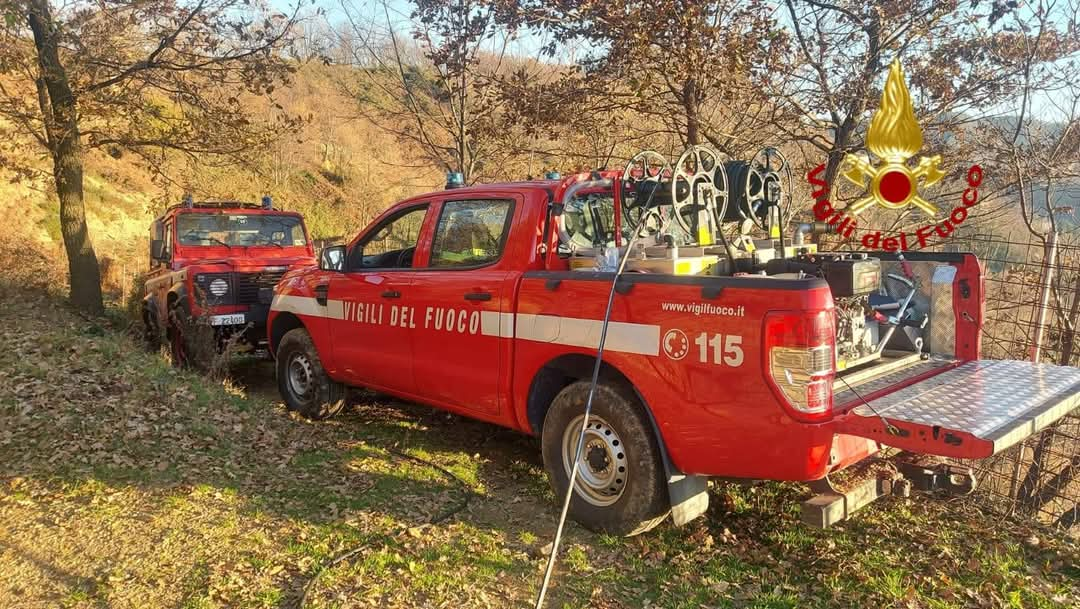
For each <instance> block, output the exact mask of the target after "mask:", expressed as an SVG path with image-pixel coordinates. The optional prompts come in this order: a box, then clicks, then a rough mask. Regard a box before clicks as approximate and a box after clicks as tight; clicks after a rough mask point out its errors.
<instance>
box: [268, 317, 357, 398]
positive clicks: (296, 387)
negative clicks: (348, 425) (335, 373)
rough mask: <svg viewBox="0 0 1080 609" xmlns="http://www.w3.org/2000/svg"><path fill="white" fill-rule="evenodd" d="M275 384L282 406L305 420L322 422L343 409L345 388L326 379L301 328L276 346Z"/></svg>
mask: <svg viewBox="0 0 1080 609" xmlns="http://www.w3.org/2000/svg"><path fill="white" fill-rule="evenodd" d="M277 381H278V391H279V392H281V397H282V398H283V399H284V400H285V407H286V408H288V409H289V410H292V411H293V412H298V413H300V414H301V415H302V416H304V417H306V418H308V419H315V420H318V419H326V418H329V417H332V416H334V415H335V414H337V413H339V412H341V411H342V409H344V408H345V386H344V385H342V384H341V383H337V382H334V381H333V380H331V379H330V377H329V376H327V374H326V371H325V370H324V369H323V367H322V361H320V360H319V353H318V351H316V350H315V343H314V342H312V340H311V335H309V334H308V333H307V330H305V329H303V328H296V329H294V330H289V331H288V332H287V333H286V334H285V336H283V337H282V339H281V343H280V344H279V345H278V349H277Z"/></svg>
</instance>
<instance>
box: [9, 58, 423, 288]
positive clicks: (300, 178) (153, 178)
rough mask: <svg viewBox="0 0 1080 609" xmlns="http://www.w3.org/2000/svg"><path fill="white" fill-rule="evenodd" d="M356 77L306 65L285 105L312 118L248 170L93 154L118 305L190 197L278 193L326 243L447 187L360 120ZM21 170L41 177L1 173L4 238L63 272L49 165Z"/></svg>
mask: <svg viewBox="0 0 1080 609" xmlns="http://www.w3.org/2000/svg"><path fill="white" fill-rule="evenodd" d="M348 76H349V71H348V68H338V67H333V66H325V65H322V64H316V63H310V64H306V65H304V66H303V67H302V68H301V69H300V70H299V71H298V72H297V73H296V74H295V75H294V81H293V83H292V85H291V86H290V87H287V88H285V89H282V91H281V93H280V94H279V95H278V97H277V100H276V101H277V102H278V103H280V104H281V105H282V107H283V108H284V110H285V112H287V113H289V114H291V115H294V116H303V117H306V118H307V119H308V120H307V121H306V122H305V124H304V126H303V127H302V129H301V130H300V132H298V133H296V134H293V135H290V136H287V137H282V138H281V139H280V141H278V142H277V143H276V144H275V145H274V147H273V148H272V149H270V150H267V151H262V152H260V153H256V154H253V155H252V157H253V158H252V160H251V162H250V163H248V164H246V165H238V166H237V165H234V166H227V167H217V166H208V165H194V164H192V163H191V159H189V158H187V157H183V156H179V155H173V156H169V157H168V161H167V162H166V163H165V164H163V165H154V164H150V163H148V162H147V161H146V160H144V159H142V158H141V157H139V156H137V155H135V154H132V153H124V152H122V151H120V150H116V149H113V150H109V151H90V152H88V153H87V155H86V159H85V162H86V174H85V180H84V188H85V197H86V206H87V216H88V223H89V227H90V234H91V238H92V239H93V242H94V246H95V248H96V250H97V254H98V257H99V258H100V259H101V260H102V264H103V269H102V270H103V278H104V283H105V289H106V291H107V292H109V293H111V294H112V296H113V297H114V298H118V297H119V296H120V295H121V293H122V292H123V291H124V289H125V287H126V286H128V285H130V282H131V281H132V279H133V277H134V276H135V274H136V273H138V272H140V271H141V270H142V269H144V268H145V267H146V264H147V254H146V252H147V249H148V237H147V234H148V233H147V231H148V229H149V224H150V221H151V220H152V219H153V218H154V217H155V216H156V215H157V214H158V213H159V212H160V211H161V210H163V209H164V208H165V207H166V206H168V205H171V204H175V203H177V202H179V201H180V199H181V197H182V196H183V194H184V193H185V192H191V193H193V195H194V196H195V197H196V198H201V199H208V200H209V199H233V200H236V199H239V200H250V201H257V200H259V198H260V197H262V196H263V195H264V194H269V195H271V196H272V197H273V198H274V201H275V205H277V206H280V207H282V208H285V209H292V210H297V211H300V212H302V213H304V215H305V217H306V219H307V224H308V229H309V230H310V232H311V233H312V236H313V237H314V238H325V237H338V236H343V235H349V234H352V233H354V232H355V231H356V230H358V229H359V228H362V227H363V226H364V225H365V224H366V223H367V221H368V220H370V219H371V218H372V217H374V215H376V214H377V213H378V212H379V211H381V210H382V209H384V208H385V207H386V206H388V205H390V204H391V203H393V202H394V201H396V200H398V199H401V198H403V197H406V196H409V195H412V194H415V193H417V192H423V191H427V190H431V189H433V188H437V187H439V186H441V184H442V173H441V172H440V171H436V170H431V169H424V168H423V167H417V166H416V165H415V163H414V162H413V161H412V160H410V159H409V158H408V157H407V155H406V154H404V153H403V151H402V150H401V149H400V146H399V145H398V144H397V143H396V142H395V141H394V139H393V137H392V136H390V135H388V134H387V133H385V132H384V131H382V130H381V129H379V128H378V127H376V126H374V125H372V124H371V123H370V122H369V121H367V120H365V119H362V118H356V117H355V116H354V115H355V114H356V113H355V111H354V107H355V104H354V102H352V101H351V100H350V99H348V98H347V97H346V96H345V95H344V94H343V93H342V92H341V83H342V79H343V78H347V77H348ZM262 110H265V108H263V109H261V110H260V111H262ZM20 163H21V164H22V165H24V166H28V167H32V168H35V169H37V170H38V171H39V172H40V175H39V177H38V178H37V179H36V180H31V181H27V180H22V181H19V182H14V183H13V182H12V181H11V178H12V177H13V175H14V174H11V173H8V174H4V175H2V176H0V177H2V179H0V217H3V218H5V222H4V223H3V224H2V225H0V241H4V242H7V243H11V244H17V245H18V244H21V245H24V246H25V245H29V246H30V247H31V248H32V249H34V250H37V251H39V252H41V253H43V254H44V255H46V256H47V257H55V258H56V261H57V263H58V264H59V266H61V267H63V266H64V263H65V261H64V259H63V252H62V249H61V248H62V242H61V237H60V222H59V217H58V210H59V208H58V205H59V203H58V202H57V199H56V195H55V193H54V192H53V189H52V180H51V176H50V175H49V174H48V173H47V171H46V170H47V168H48V162H47V161H46V160H45V159H43V158H36V157H35V158H23V159H20Z"/></svg>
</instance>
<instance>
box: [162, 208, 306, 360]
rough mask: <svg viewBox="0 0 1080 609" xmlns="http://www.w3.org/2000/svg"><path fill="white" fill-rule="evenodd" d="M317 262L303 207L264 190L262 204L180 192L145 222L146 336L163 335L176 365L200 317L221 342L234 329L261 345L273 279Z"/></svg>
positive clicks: (186, 355) (183, 356) (234, 332)
mask: <svg viewBox="0 0 1080 609" xmlns="http://www.w3.org/2000/svg"><path fill="white" fill-rule="evenodd" d="M314 262H315V252H314V249H313V248H312V246H311V241H310V240H309V239H308V234H307V231H306V229H305V228H304V220H303V218H302V217H301V215H300V214H298V213H295V212H287V211H281V210H277V209H274V208H273V204H272V202H271V200H270V198H269V197H264V199H263V202H262V203H261V204H256V203H240V202H195V201H193V200H192V199H191V198H190V197H185V199H184V202H183V203H181V204H180V205H175V206H172V207H170V208H169V209H167V210H166V211H165V213H164V214H162V216H161V217H160V218H158V219H156V220H154V223H153V224H152V226H151V228H150V274H149V275H148V278H147V281H146V295H145V297H144V299H143V323H144V325H145V330H146V336H147V340H148V341H149V342H151V343H152V344H153V343H156V341H157V340H158V339H159V337H161V336H165V337H166V338H167V339H168V341H169V344H170V347H171V349H172V356H173V362H174V363H176V364H177V365H181V366H182V365H185V364H187V363H189V353H188V351H189V349H188V346H189V344H190V338H191V336H190V335H191V331H192V328H193V327H194V324H197V323H200V322H202V323H203V324H205V325H208V326H209V327H210V330H211V331H212V333H213V335H212V336H213V339H214V340H215V341H217V342H218V343H219V344H220V343H221V342H223V341H224V340H225V339H227V338H229V337H236V338H238V339H239V340H241V341H243V342H245V343H247V344H250V345H251V346H259V345H261V344H263V343H265V336H266V317H267V314H268V313H269V310H270V302H271V299H272V297H273V288H274V285H275V284H277V282H278V280H280V279H281V277H282V275H284V274H285V271H287V270H288V269H289V267H291V266H294V265H310V264H313V263H314ZM237 335H239V336H237Z"/></svg>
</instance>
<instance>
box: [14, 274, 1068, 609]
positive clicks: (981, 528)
mask: <svg viewBox="0 0 1080 609" xmlns="http://www.w3.org/2000/svg"><path fill="white" fill-rule="evenodd" d="M28 312H32V313H31V314H28ZM0 324H3V327H4V329H5V330H4V332H3V334H2V338H0V574H2V577H0V607H12V608H14V607H19V608H30V607H138V608H147V607H162V608H165V607H168V608H209V607H298V606H301V602H302V603H303V605H302V606H304V607H342V608H344V607H454V608H462V607H527V606H530V602H531V601H532V599H533V598H534V595H535V593H536V589H537V586H538V585H539V582H540V579H541V576H542V569H543V565H544V556H543V548H544V546H545V545H546V544H547V543H548V542H549V541H550V539H551V536H552V533H553V530H554V525H555V519H556V515H557V505H556V501H555V498H554V497H553V496H552V494H551V492H550V490H549V489H548V486H547V482H546V479H545V477H544V475H543V468H542V464H541V462H540V455H539V451H538V448H537V445H536V442H535V441H534V440H533V439H531V438H528V437H525V436H522V435H519V434H516V433H513V432H510V431H506V430H502V429H499V428H496V427H493V426H490V425H486V424H482V423H477V422H473V421H469V420H466V419H462V418H460V417H456V416H452V415H447V414H444V413H440V412H436V411H433V410H430V409H427V408H423V407H420V406H416V405H409V404H400V403H395V402H392V401H387V400H382V399H379V398H378V397H377V396H371V395H367V394H360V395H359V396H358V398H357V399H356V400H355V404H353V406H352V407H351V408H350V409H349V410H348V412H346V413H345V414H343V415H342V416H340V417H338V418H336V419H334V420H332V421H328V422H323V423H312V422H308V421H305V420H303V419H301V418H298V417H296V416H294V415H291V414H289V413H287V412H286V411H285V410H284V409H283V407H282V406H281V404H280V400H279V399H278V397H277V392H276V389H275V387H274V384H273V372H272V368H271V367H270V366H269V364H268V363H266V362H263V361H257V360H254V359H251V358H242V359H240V360H237V362H236V363H235V365H234V366H233V370H232V378H233V380H232V381H229V382H225V383H217V382H211V381H208V380H207V379H205V378H203V377H201V376H199V375H197V374H194V373H189V372H182V373H178V372H177V371H175V370H173V369H171V368H170V366H169V364H168V362H167V360H166V359H165V358H164V357H163V356H161V355H160V354H148V353H145V352H144V351H143V350H142V349H141V348H140V347H139V346H138V345H136V344H135V343H134V342H133V341H132V340H130V339H129V338H128V337H127V335H126V334H125V333H124V332H123V331H122V328H118V327H117V325H116V324H115V323H108V322H105V321H103V320H87V319H84V318H82V317H79V316H77V315H74V314H73V313H71V312H70V311H69V310H68V309H66V308H65V307H63V306H61V305H58V304H56V302H55V301H53V300H51V299H49V298H46V297H37V296H12V295H10V294H8V295H5V297H4V298H3V299H2V300H0ZM711 493H712V496H711V508H710V512H709V514H708V515H707V517H705V518H702V519H699V520H698V521H696V522H694V523H692V524H691V525H690V526H688V527H685V528H681V529H680V528H675V527H673V526H671V525H670V524H665V525H662V526H661V527H660V528H659V529H658V530H656V531H654V532H651V533H649V534H646V535H643V536H640V537H637V538H633V539H618V538H611V537H606V536H597V535H593V534H591V533H588V532H587V531H584V530H582V529H580V528H578V527H576V526H570V527H569V531H568V534H567V538H566V540H565V545H564V555H563V557H562V560H561V562H560V566H559V568H558V569H557V572H556V576H555V582H556V585H555V587H554V589H553V590H552V592H551V594H550V601H549V604H548V606H550V607H601V608H615V607H627V608H629V607H671V608H674V607H791V608H795V607H856V606H858V607H868V606H877V607H935V608H936V607H957V608H959V607H1040V608H1042V607H1076V606H1080V559H1078V550H1077V546H1076V544H1075V542H1074V541H1071V540H1069V539H1068V538H1065V537H1061V536H1055V535H1052V534H1048V533H1046V532H1044V531H1041V530H1028V529H1025V528H1024V527H1023V526H1021V525H1020V524H1016V523H1008V522H1001V521H999V520H998V519H996V518H992V517H987V516H984V515H981V514H979V513H978V512H975V511H973V510H971V509H968V508H965V505H964V503H963V502H961V501H956V500H952V501H944V500H941V499H932V498H919V499H907V500H905V499H887V500H883V501H880V502H878V503H877V504H875V505H873V506H871V507H869V508H867V509H866V510H865V511H863V512H860V514H859V515H858V516H857V517H856V518H855V519H853V520H851V521H849V522H847V523H844V524H842V525H841V526H839V527H836V528H834V529H831V530H829V531H817V530H812V529H808V528H806V527H804V526H802V525H801V524H799V523H798V520H797V516H798V507H799V502H800V501H801V500H802V499H804V498H805V497H806V496H807V490H806V489H805V488H804V487H802V486H801V485H795V484H778V483H746V484H734V483H717V484H715V485H714V487H713V488H712V490H711Z"/></svg>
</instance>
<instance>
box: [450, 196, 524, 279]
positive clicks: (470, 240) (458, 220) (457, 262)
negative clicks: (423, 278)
mask: <svg viewBox="0 0 1080 609" xmlns="http://www.w3.org/2000/svg"><path fill="white" fill-rule="evenodd" d="M512 207H513V205H512V204H511V202H510V201H504V200H491V201H488V200H483V201H475V200H473V201H447V202H446V203H444V204H443V208H442V214H441V215H440V216H439V224H438V226H436V227H435V242H434V243H433V244H432V247H431V266H433V267H442V268H445V267H473V266H482V265H485V264H491V263H492V262H495V261H497V260H498V259H499V257H500V256H502V250H503V245H505V242H506V233H507V230H506V229H507V227H508V225H509V221H510V210H511V208H512Z"/></svg>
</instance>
